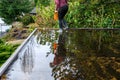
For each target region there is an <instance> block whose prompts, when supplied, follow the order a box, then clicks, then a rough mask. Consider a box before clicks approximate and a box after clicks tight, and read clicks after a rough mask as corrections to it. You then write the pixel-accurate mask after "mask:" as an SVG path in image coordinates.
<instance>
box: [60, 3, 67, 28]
mask: <svg viewBox="0 0 120 80" xmlns="http://www.w3.org/2000/svg"><path fill="white" fill-rule="evenodd" d="M67 11H68V5H65V6H63V7H61V8H60V9H59V10H58V19H59V27H60V28H61V29H62V28H63V27H66V26H67V23H66V21H65V20H64V16H65V15H66V13H67Z"/></svg>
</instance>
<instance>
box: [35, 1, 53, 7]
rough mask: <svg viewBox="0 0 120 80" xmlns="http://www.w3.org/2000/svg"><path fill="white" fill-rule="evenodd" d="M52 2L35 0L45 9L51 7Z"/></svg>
mask: <svg viewBox="0 0 120 80" xmlns="http://www.w3.org/2000/svg"><path fill="white" fill-rule="evenodd" d="M50 1H51V0H35V2H37V4H38V5H39V6H44V7H46V6H48V5H50Z"/></svg>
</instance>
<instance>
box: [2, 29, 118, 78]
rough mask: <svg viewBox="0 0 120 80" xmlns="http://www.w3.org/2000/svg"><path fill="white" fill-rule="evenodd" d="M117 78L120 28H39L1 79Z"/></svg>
mask: <svg viewBox="0 0 120 80" xmlns="http://www.w3.org/2000/svg"><path fill="white" fill-rule="evenodd" d="M4 79H6V80H110V79H115V80H119V79H120V31H119V30H118V31H117V30H116V31H113V30H77V29H76V30H68V31H64V32H62V33H59V32H57V30H40V31H38V32H37V33H36V34H35V35H33V36H32V38H31V40H30V41H29V42H28V43H27V45H26V46H25V47H24V49H23V50H22V51H21V52H20V53H19V55H18V58H17V59H16V60H15V62H14V63H13V64H12V65H11V66H10V67H9V69H8V70H7V71H6V73H4V75H3V76H2V80H4Z"/></svg>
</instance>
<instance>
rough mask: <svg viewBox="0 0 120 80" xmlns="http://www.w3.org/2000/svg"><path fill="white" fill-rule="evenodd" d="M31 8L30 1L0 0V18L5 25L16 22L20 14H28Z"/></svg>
mask: <svg viewBox="0 0 120 80" xmlns="http://www.w3.org/2000/svg"><path fill="white" fill-rule="evenodd" d="M32 8H33V4H32V2H31V1H30V0H12V1H10V0H0V17H2V18H3V21H5V22H6V23H7V24H11V23H12V22H13V21H16V20H17V18H18V17H19V16H20V15H22V13H28V12H29V11H30V10H31V9H32Z"/></svg>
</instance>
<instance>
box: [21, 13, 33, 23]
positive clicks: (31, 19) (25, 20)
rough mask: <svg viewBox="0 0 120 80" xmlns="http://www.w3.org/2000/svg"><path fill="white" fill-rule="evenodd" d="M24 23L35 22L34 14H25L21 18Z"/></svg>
mask: <svg viewBox="0 0 120 80" xmlns="http://www.w3.org/2000/svg"><path fill="white" fill-rule="evenodd" d="M20 21H21V22H22V23H23V24H24V25H28V24H30V23H34V20H33V18H32V16H30V15H25V16H23V17H22V18H21V20H20Z"/></svg>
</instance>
